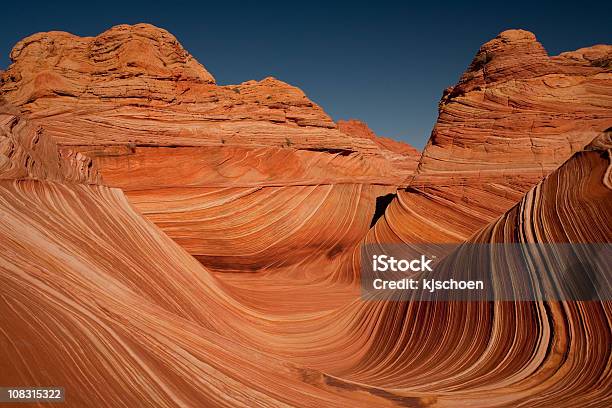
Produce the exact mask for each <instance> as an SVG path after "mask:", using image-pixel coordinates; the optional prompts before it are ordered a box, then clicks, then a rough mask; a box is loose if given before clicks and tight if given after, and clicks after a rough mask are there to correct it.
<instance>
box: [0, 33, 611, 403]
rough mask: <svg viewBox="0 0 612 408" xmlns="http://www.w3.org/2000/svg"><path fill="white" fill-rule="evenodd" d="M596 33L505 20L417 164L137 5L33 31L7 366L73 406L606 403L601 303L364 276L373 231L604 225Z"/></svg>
mask: <svg viewBox="0 0 612 408" xmlns="http://www.w3.org/2000/svg"><path fill="white" fill-rule="evenodd" d="M610 50H611V47H610V46H605V45H602V46H595V47H590V48H585V49H581V50H577V51H574V52H568V53H563V54H561V55H559V56H557V57H549V56H547V55H546V52H545V51H544V49H543V48H542V46H541V45H540V44H539V43H538V42H537V41H536V40H535V37H534V36H533V35H532V34H531V33H528V32H525V31H520V30H512V31H508V32H504V33H502V34H500V36H498V37H497V38H495V39H493V40H492V41H490V42H488V43H487V44H485V45H484V46H483V47H482V48H481V50H480V51H479V52H478V54H477V55H476V58H475V60H474V62H473V63H472V65H471V66H470V67H469V68H468V71H467V72H466V73H465V74H464V75H463V76H462V78H461V80H460V82H459V84H458V85H457V86H455V87H453V88H451V89H449V90H447V92H445V94H444V96H443V98H442V101H441V103H440V117H439V119H438V122H437V123H436V125H435V127H434V131H433V133H432V137H431V139H430V141H429V143H428V145H427V147H426V149H425V151H424V152H423V154H422V155H421V156H420V157H419V159H418V167H417V162H416V156H417V155H416V154H415V152H414V151H413V150H412V149H410V148H409V147H406V146H405V145H403V144H398V143H395V142H392V141H390V140H385V139H381V138H378V137H376V136H375V135H373V133H372V132H371V131H370V130H369V129H368V128H367V125H365V124H363V123H360V122H356V121H348V122H340V123H338V124H337V125H336V124H334V123H333V121H332V120H331V119H330V118H329V117H328V116H327V115H326V114H325V113H324V112H323V110H322V109H321V108H320V107H318V106H317V105H316V104H314V103H312V102H311V101H309V100H308V99H307V98H306V97H305V95H304V94H303V93H302V92H301V91H300V90H299V89H297V88H294V87H291V86H290V85H287V84H284V83H282V82H280V81H277V80H275V79H265V80H263V81H259V82H256V81H249V82H245V83H243V84H240V85H234V86H218V85H217V84H215V81H214V78H213V77H212V75H211V74H210V73H208V72H207V71H206V69H205V68H204V67H203V66H202V65H201V64H199V63H198V62H197V61H195V60H194V59H193V58H192V57H191V56H190V55H189V54H188V53H187V52H186V51H185V50H184V49H183V48H182V47H181V46H180V44H179V43H178V42H177V41H176V39H175V38H174V37H173V36H172V35H170V34H169V33H167V32H166V31H164V30H161V29H158V28H156V27H153V26H150V25H144V24H143V25H136V26H117V27H114V28H112V29H110V30H108V31H107V32H105V33H103V34H101V35H99V36H97V37H93V38H81V37H77V36H73V35H71V34H67V33H58V32H55V33H40V34H35V35H33V36H31V37H28V38H27V39H24V40H22V41H21V42H20V43H18V44H17V45H16V46H15V49H14V50H13V53H12V56H11V57H12V59H13V61H14V62H13V64H12V65H11V66H10V67H9V68H8V69H7V71H5V72H4V73H2V74H1V75H2V82H1V86H0V97H1V98H2V99H0V287H1V288H2V289H1V292H0V295H1V296H0V327H1V328H2V331H1V332H0V361H1V362H2V363H0V383H2V384H13V385H23V386H26V385H28V386H31V385H33V384H36V385H41V386H42V385H56V384H61V385H63V386H64V387H65V388H66V390H67V402H66V405H67V406H75V407H81V406H101V407H123V406H128V405H129V406H151V407H153V406H155V407H176V406H182V407H192V406H193V407H195V406H211V407H212V406H215V407H218V406H227V407H236V406H244V407H252V406H254V405H260V406H330V407H346V406H355V407H360V406H363V407H372V406H381V407H383V406H409V407H412V406H414V407H457V406H487V407H516V406H529V407H549V406H563V407H575V406H594V407H600V406H601V407H606V406H609V405H610V401H611V400H612V395H611V394H610V391H609V390H610V387H609V384H610V381H611V379H610V369H609V361H610V347H609V345H610V342H611V341H612V335H611V334H610V333H611V332H610V322H609V316H610V313H611V310H610V302H609V300H604V301H590V302H582V301H563V302H556V301H554V302H553V301H543V302H422V301H419V299H418V298H412V299H409V301H406V302H380V301H368V300H367V299H363V298H361V297H360V287H359V284H360V266H361V262H363V260H362V259H361V255H362V253H361V245H362V244H368V245H370V247H371V248H376V245H383V244H387V243H402V244H404V245H419V243H423V242H427V243H431V242H440V243H445V242H446V243H447V242H464V243H467V244H471V243H517V242H521V243H536V242H537V243H550V242H598V243H601V242H612V241H611V240H612V230H611V224H610V221H609V220H610V217H611V216H612V180H611V178H610V177H611V175H612V161H611V152H612V142H611V140H610V132H609V131H608V132H605V130H606V129H608V128H609V127H610V126H611V125H612V123H611V119H612V112H611V111H612V109H611V108H612V103H611V99H612V89H611V80H612V78H611V73H610V65H609V61H610V52H611V51H610ZM415 168H416V170H415ZM398 188H399V190H398ZM396 192H397V196H395V197H394V198H393V194H394V193H396ZM381 197H388V198H389V197H390V199H389V200H388V201H384V200H383V201H380V202H384V205H377V204H379V203H380V202H379V200H377V199H379V198H381ZM389 201H390V204H388V202H389ZM387 204H388V205H387Z"/></svg>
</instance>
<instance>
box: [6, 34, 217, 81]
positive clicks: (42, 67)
mask: <svg viewBox="0 0 612 408" xmlns="http://www.w3.org/2000/svg"><path fill="white" fill-rule="evenodd" d="M10 57H11V60H12V61H13V64H12V65H11V67H10V68H9V70H8V71H19V72H21V73H22V74H23V73H26V76H27V72H41V71H49V72H53V71H55V72H57V73H61V76H81V77H82V76H93V77H96V76H97V77H100V76H102V75H111V76H119V77H122V78H126V77H137V76H142V77H145V78H147V77H148V78H160V77H164V78H172V79H175V80H189V81H194V82H200V83H214V82H215V79H214V78H213V76H212V75H211V74H210V73H209V72H208V71H207V70H206V69H205V68H204V67H203V66H202V65H201V64H200V63H198V62H197V61H196V60H195V59H194V58H193V57H192V56H191V55H190V54H189V53H188V52H187V51H186V50H185V49H184V48H183V47H182V46H181V44H180V43H179V42H178V40H177V39H176V37H174V36H173V35H172V34H170V33H169V32H168V31H166V30H164V29H162V28H159V27H155V26H153V25H151V24H144V23H142V24H135V25H127V24H121V25H117V26H114V27H112V28H110V29H108V30H106V31H104V32H103V33H101V34H99V35H97V36H95V37H79V36H76V35H74V34H70V33H67V32H63V31H49V32H43V33H37V34H33V35H31V36H29V37H27V38H25V39H23V40H21V41H19V42H18V43H17V44H16V45H15V46H14V47H13V50H12V51H11V54H10Z"/></svg>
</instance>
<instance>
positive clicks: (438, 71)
mask: <svg viewBox="0 0 612 408" xmlns="http://www.w3.org/2000/svg"><path fill="white" fill-rule="evenodd" d="M610 4H612V2H572V3H563V2H561V1H557V2H548V3H546V2H541V3H533V2H521V1H513V2H506V1H500V0H498V1H487V2H457V1H455V2H449V4H444V3H443V2H423V3H422V4H416V5H415V4H399V3H396V2H384V1H377V2H359V1H351V2H343V1H338V2H331V1H327V2H317V1H308V2H297V1H295V2H290V1H284V2H273V1H270V2H265V1H259V2H257V1H243V2H236V1H224V2H220V1H217V2H212V3H208V2H204V1H201V2H194V3H190V2H182V1H171V0H167V1H164V2H152V1H150V2H139V1H123V2H113V1H112V0H109V1H104V2H100V3H96V2H92V1H90V2H86V1H83V2H75V3H72V2H70V3H62V2H51V1H48V2H41V3H40V4H37V3H36V2H27V3H22V4H19V3H18V2H8V3H6V4H3V5H2V13H3V16H4V17H3V19H2V20H3V21H2V24H0V68H5V67H6V66H8V64H9V63H10V61H9V58H8V55H9V52H10V50H11V48H12V47H13V45H14V44H15V43H16V42H17V41H19V40H20V39H21V38H23V37H25V36H27V35H30V34H32V33H35V32H38V31H49V30H63V31H69V32H72V33H74V34H78V35H88V36H91V35H96V34H98V33H100V32H102V31H104V30H106V29H107V28H109V27H111V26H113V25H117V24H122V23H129V24H134V23H139V22H147V23H151V24H155V25H157V26H160V27H162V28H165V29H167V30H168V31H170V32H172V33H173V34H174V35H175V36H176V37H177V38H178V39H179V41H180V42H181V43H182V44H183V46H184V47H185V48H186V49H187V50H188V51H189V52H190V53H191V54H193V55H194V56H195V57H196V58H197V59H198V60H199V61H200V62H201V63H202V64H203V65H204V66H205V67H206V68H207V69H208V70H209V71H210V72H211V73H212V74H213V75H214V76H215V78H216V79H217V82H218V83H219V84H234V83H240V82H243V81H246V80H249V79H262V78H264V77H266V76H274V77H277V78H279V79H281V80H283V81H286V82H288V83H290V84H292V85H296V86H298V87H300V88H301V89H302V90H304V92H306V94H307V95H308V96H309V97H310V98H311V99H312V100H314V101H315V102H317V103H318V104H320V105H321V106H322V107H323V109H325V111H326V112H327V113H329V114H330V115H331V116H332V117H333V118H334V119H335V120H337V119H347V118H358V119H361V120H364V121H365V122H367V123H368V124H369V125H370V127H371V128H372V129H373V130H374V131H375V132H376V133H377V134H379V135H383V136H388V137H392V138H395V139H398V140H404V141H407V142H409V143H411V144H413V145H414V146H416V147H418V148H422V147H423V146H424V144H425V142H426V141H427V139H428V138H429V134H430V132H431V128H432V126H433V124H434V122H435V120H436V116H437V104H438V100H439V99H440V97H441V95H442V91H443V90H444V88H446V87H447V86H450V85H453V84H454V83H456V82H457V80H458V78H459V76H460V75H461V73H462V72H463V71H464V70H465V68H466V67H467V66H468V64H469V63H470V61H471V60H472V58H473V56H474V54H475V53H476V51H477V50H478V48H479V47H480V45H481V44H482V43H484V42H486V41H488V40H489V39H491V38H493V37H495V36H496V35H497V34H498V33H499V32H501V31H503V30H506V29H509V28H522V29H527V30H530V31H532V32H534V33H535V34H536V36H537V37H538V39H539V40H540V42H542V44H543V45H544V47H545V48H546V49H547V50H548V52H549V54H551V55H555V54H558V53H560V52H563V51H568V50H573V49H576V48H580V47H585V46H589V45H593V44H598V43H608V44H609V43H612V28H611V27H612V25H611V24H610V23H609V19H610V15H612V13H611V11H612V6H611V5H610Z"/></svg>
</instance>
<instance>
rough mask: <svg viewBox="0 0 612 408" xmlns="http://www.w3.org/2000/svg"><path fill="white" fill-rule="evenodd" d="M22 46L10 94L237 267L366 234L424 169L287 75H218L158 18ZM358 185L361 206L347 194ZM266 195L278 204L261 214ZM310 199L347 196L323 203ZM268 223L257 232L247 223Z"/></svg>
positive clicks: (151, 207)
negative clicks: (346, 126) (344, 126)
mask: <svg viewBox="0 0 612 408" xmlns="http://www.w3.org/2000/svg"><path fill="white" fill-rule="evenodd" d="M11 59H12V60H13V64H12V65H11V66H10V67H9V69H8V70H7V71H6V72H5V73H4V74H3V75H2V86H1V88H0V89H1V92H2V94H3V95H4V97H5V98H6V99H7V100H9V101H10V102H11V103H13V104H14V105H16V106H18V107H19V110H20V111H21V112H22V114H23V115H27V117H28V120H29V121H30V122H32V124H33V125H34V126H38V127H40V128H41V129H43V130H44V132H45V134H47V135H49V137H50V138H52V139H53V140H54V141H55V142H56V143H57V144H58V145H59V147H60V151H61V152H78V153H80V154H83V155H85V156H87V157H90V158H94V160H95V162H96V166H97V168H98V169H99V172H100V174H101V176H102V177H103V179H104V181H105V183H106V184H107V185H109V186H113V187H119V188H122V189H123V190H124V191H125V193H126V194H127V195H128V197H130V199H131V201H132V203H134V205H136V207H137V208H139V209H140V210H141V211H142V212H143V213H144V214H146V215H147V216H149V217H150V219H152V220H153V221H154V222H156V223H157V224H158V225H160V226H161V227H162V229H163V230H164V231H165V232H166V233H168V234H169V235H170V236H171V237H172V238H174V239H175V240H177V242H179V243H181V245H183V246H184V247H185V248H187V249H188V250H189V251H190V253H192V254H193V255H196V256H197V257H199V258H201V259H207V258H212V257H214V258H216V259H217V261H216V265H218V266H222V265H220V264H219V260H220V259H225V258H224V257H226V256H229V255H228V252H230V253H232V254H234V257H238V258H239V259H236V258H232V257H231V256H230V259H228V263H226V264H225V267H226V268H228V269H232V268H234V267H235V266H237V265H243V264H245V263H250V266H249V265H244V267H240V269H243V268H246V269H253V268H258V267H260V266H261V265H264V264H267V263H269V262H270V261H269V260H270V259H271V258H273V257H276V258H278V257H280V258H282V259H284V260H285V261H286V262H288V263H295V262H298V261H299V260H300V259H302V258H303V256H302V255H303V254H300V253H296V254H294V255H291V252H299V251H294V249H295V246H296V244H295V242H302V240H303V239H307V240H308V242H309V246H311V247H313V248H319V249H321V251H323V252H327V251H334V248H337V247H342V248H344V247H347V246H349V245H352V244H354V243H356V242H357V241H358V240H359V238H360V237H362V236H363V235H364V234H365V232H366V231H367V228H368V226H369V223H370V221H371V219H372V216H373V214H374V204H373V203H374V202H375V198H376V197H377V196H381V195H384V194H387V193H391V192H394V191H395V189H396V188H397V187H398V186H400V185H403V184H404V183H405V180H406V179H408V178H409V176H410V175H412V174H413V171H414V165H413V164H412V162H413V161H414V159H410V160H409V161H410V164H409V165H405V164H404V156H398V154H396V153H395V152H393V151H390V150H388V149H387V148H386V147H385V145H384V144H377V143H376V142H375V140H376V139H375V138H374V140H372V138H363V137H352V136H350V134H346V133H343V132H341V131H339V130H338V129H336V124H335V123H334V122H333V121H332V120H331V119H330V118H329V116H327V115H326V114H325V112H323V110H322V109H321V108H320V107H318V106H317V105H316V104H314V103H313V102H311V101H310V100H309V99H308V98H307V97H306V96H305V95H304V93H303V92H302V91H301V90H299V89H297V88H295V87H292V86H290V85H288V84H285V83H283V82H281V81H279V80H276V79H274V78H266V79H264V80H262V81H248V82H244V83H242V84H239V85H231V86H218V85H216V84H215V81H214V78H213V77H212V76H211V75H210V74H209V73H208V72H207V71H206V69H205V68H204V67H202V66H201V65H200V64H199V63H198V62H196V61H195V60H194V59H193V58H192V57H191V56H190V55H189V54H188V53H187V52H186V51H185V50H184V49H183V48H182V47H181V46H180V44H179V43H178V42H177V40H176V39H175V38H174V37H173V36H172V35H171V34H169V33H168V32H166V31H164V30H161V29H159V28H157V27H153V26H150V25H146V24H138V25H135V26H117V27H113V28H112V29H110V30H108V31H106V32H105V33H102V34H100V35H99V36H97V37H94V38H81V37H77V36H74V35H71V34H67V33H59V32H51V33H40V34H35V35H33V36H30V37H28V38H26V39H24V40H22V41H21V42H19V43H18V44H17V45H16V46H15V47H14V49H13V51H12V53H11ZM65 154H69V153H65ZM345 197H350V199H349V200H350V201H351V202H352V203H353V204H351V206H350V209H349V210H348V212H347V210H346V209H343V208H341V207H339V206H337V205H336V203H337V202H338V200H339V199H340V198H345ZM287 203H289V204H288V205H287ZM291 203H296V204H291ZM330 206H331V207H330ZM256 207H261V208H262V210H263V211H264V213H269V212H270V211H276V215H275V216H274V217H267V216H263V218H260V217H262V216H261V215H260V214H262V213H260V212H257V211H256V212H253V211H252V210H253V208H256ZM302 208H307V209H306V210H302ZM308 208H312V209H316V208H320V209H329V208H333V209H329V213H328V214H326V215H316V216H313V211H311V210H308ZM280 209H283V210H281V211H279V210H280ZM336 211H338V212H339V213H338V214H336ZM247 213H252V215H249V216H246V217H245V218H243V217H242V214H247ZM179 214H180V215H179ZM217 214H226V215H225V217H226V219H223V217H221V218H219V217H217ZM319 214H323V213H322V212H320V213H319ZM353 215H354V216H355V217H354V218H351V219H350V221H349V222H347V223H346V224H342V227H341V228H340V229H339V230H329V229H327V228H325V227H324V226H325V224H326V220H327V219H329V218H330V217H332V218H333V217H337V218H338V219H339V220H341V219H343V218H346V217H348V216H353ZM219 222H221V224H219ZM256 225H259V227H257V228H256V229H258V230H259V231H260V233H259V234H257V237H258V238H255V239H254V237H253V236H252V235H251V234H249V233H246V232H245V231H246V230H249V229H250V230H252V229H254V228H255V226H256ZM295 226H304V228H302V229H300V230H299V231H295ZM215 231H216V232H215ZM221 231H223V232H222V233H221ZM315 231H316V234H315V233H314V232H315ZM302 234H306V235H305V236H304V238H302ZM226 240H230V242H232V245H228V244H227V242H225V241H226ZM239 242H244V246H238V243H239ZM254 242H258V243H259V245H257V246H255V247H253V246H252V244H253V243H254ZM300 246H301V244H300ZM230 248H231V249H230ZM258 253H259V255H256V254H258ZM238 254H246V255H248V258H247V259H248V261H245V260H244V257H243V256H242V255H238ZM283 254H284V255H283ZM285 261H282V262H280V263H281V264H283V263H284V262H285ZM277 262H278V261H277Z"/></svg>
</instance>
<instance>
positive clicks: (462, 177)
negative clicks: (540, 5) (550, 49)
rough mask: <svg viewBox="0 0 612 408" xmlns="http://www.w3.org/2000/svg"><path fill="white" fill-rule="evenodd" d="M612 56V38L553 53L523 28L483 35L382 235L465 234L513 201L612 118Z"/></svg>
mask: <svg viewBox="0 0 612 408" xmlns="http://www.w3.org/2000/svg"><path fill="white" fill-rule="evenodd" d="M611 59H612V46H609V45H599V46H594V47H591V48H585V49H581V50H578V51H575V52H570V53H563V54H561V55H559V56H556V57H549V56H548V55H547V54H546V51H545V50H544V48H543V47H542V45H541V44H540V43H538V42H537V41H536V39H535V36H534V35H533V34H531V33H529V32H526V31H522V30H509V31H505V32H503V33H501V34H500V35H499V36H498V37H496V38H495V39H493V40H491V41H489V42H487V43H486V44H484V45H483V46H482V47H481V48H480V50H479V51H478V53H477V54H476V57H475V58H474V60H473V62H472V64H471V65H470V66H469V68H468V70H467V71H466V72H465V73H464V74H463V76H462V77H461V79H460V81H459V83H458V84H457V85H456V86H454V87H451V88H449V89H447V90H446V91H445V92H444V96H443V97H442V100H441V101H440V105H439V117H438V121H437V123H436V125H435V127H434V129H433V131H432V134H431V138H430V140H429V142H428V143H427V146H426V147H425V149H424V151H423V154H422V157H421V159H420V161H419V166H418V169H417V172H416V174H415V176H414V177H413V178H412V180H411V181H410V182H409V183H408V184H409V188H408V190H407V191H401V192H400V193H399V194H398V198H397V200H396V201H395V202H394V203H392V205H391V207H390V208H389V211H388V212H387V214H386V217H385V220H383V222H386V223H387V224H388V225H386V226H385V225H380V226H379V229H380V231H379V234H381V235H384V236H385V237H386V239H388V240H390V241H391V242H393V241H394V240H397V239H398V237H399V239H401V240H403V241H408V242H410V241H420V240H425V241H427V240H439V241H441V242H458V241H462V240H464V239H466V238H468V237H469V236H470V235H471V234H472V233H473V232H474V231H476V230H477V229H478V228H480V227H482V226H483V225H484V224H486V223H487V222H490V221H492V220H493V219H494V218H495V217H497V216H498V215H499V214H501V213H502V212H503V211H505V210H507V209H508V208H509V207H511V206H512V205H513V204H514V203H515V202H516V201H517V200H519V199H520V197H521V196H522V195H523V194H524V193H525V192H526V191H527V190H529V188H531V186H533V185H534V184H535V183H536V182H538V181H539V180H541V179H542V178H543V177H544V176H546V175H547V174H548V173H550V172H551V171H552V170H554V169H555V168H557V167H558V166H559V165H560V164H561V163H563V162H564V161H565V160H567V158H568V157H570V156H571V154H572V153H573V152H576V151H579V150H581V149H582V148H583V147H584V146H585V145H586V144H588V143H589V142H590V141H591V140H592V139H593V138H594V137H595V136H597V134H598V133H599V132H602V131H604V130H605V129H608V128H609V127H611V126H612V72H610V68H609V67H607V65H606V64H608V62H609V61H610V60H611ZM606 61H608V62H606ZM431 213H444V214H447V216H446V217H443V218H441V219H435V220H433V219H431V217H428V214H431ZM430 231H436V232H435V233H433V235H432V234H431V233H430Z"/></svg>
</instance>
